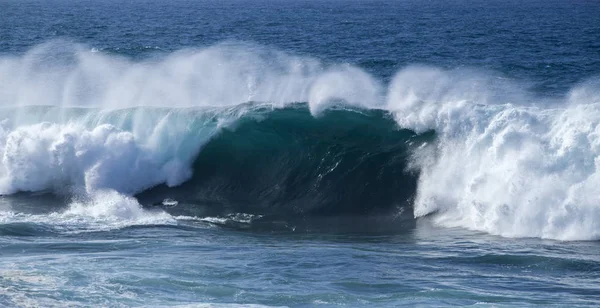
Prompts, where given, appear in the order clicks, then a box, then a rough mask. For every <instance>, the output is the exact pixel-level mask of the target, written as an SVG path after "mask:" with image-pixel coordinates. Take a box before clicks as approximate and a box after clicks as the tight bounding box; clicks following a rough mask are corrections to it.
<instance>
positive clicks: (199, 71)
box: [0, 42, 600, 240]
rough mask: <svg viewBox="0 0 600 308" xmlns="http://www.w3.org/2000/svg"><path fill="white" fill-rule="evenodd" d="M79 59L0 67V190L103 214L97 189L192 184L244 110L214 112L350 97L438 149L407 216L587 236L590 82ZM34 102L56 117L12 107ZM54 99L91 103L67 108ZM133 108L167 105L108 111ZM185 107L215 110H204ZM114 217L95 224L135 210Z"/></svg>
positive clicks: (226, 60)
mask: <svg viewBox="0 0 600 308" xmlns="http://www.w3.org/2000/svg"><path fill="white" fill-rule="evenodd" d="M89 50H90V49H89V48H82V47H79V46H77V45H73V44H70V43H65V42H51V43H48V44H44V45H41V46H38V47H36V48H34V49H32V50H31V51H29V52H27V53H26V54H25V55H23V56H19V57H3V58H0V106H2V108H3V109H2V110H1V114H2V115H3V116H2V118H3V119H4V121H2V122H1V123H0V154H1V157H2V160H1V162H0V192H1V193H4V194H9V193H13V192H16V191H41V190H54V191H59V192H60V191H61V190H65V188H68V189H67V190H68V191H67V193H75V194H76V195H80V196H84V197H89V198H88V201H86V202H87V204H91V205H92V207H91V208H96V207H98V206H99V205H98V204H99V203H98V202H96V201H90V200H100V202H106V204H107V205H106V206H107V208H110V207H111V206H110V204H109V203H110V202H112V201H110V200H114V198H112V197H111V198H108V199H106V198H103V197H94V196H97V195H96V194H97V193H98V192H101V191H102V192H105V191H109V193H108V196H121V197H123V198H125V199H124V200H125V201H124V202H125V203H129V202H130V201H131V200H130V199H127V198H129V197H127V195H131V194H132V193H135V192H139V191H141V190H144V189H146V188H148V187H151V186H154V185H157V184H160V183H165V184H167V185H171V186H173V185H178V184H180V183H182V182H183V181H185V180H186V179H187V178H189V177H190V176H191V172H192V169H191V164H192V163H193V159H194V158H195V156H196V154H197V153H198V152H199V151H200V150H201V146H202V145H203V144H204V143H205V142H206V141H208V140H209V139H210V138H211V136H213V135H214V134H215V133H216V132H217V131H218V128H219V125H223V124H224V123H225V125H226V124H227V123H230V122H232V121H234V120H235V119H236V118H238V117H239V116H241V114H243V111H242V112H240V111H239V110H238V109H235V108H233V109H231V110H230V111H226V110H225V109H226V108H229V107H233V106H237V105H240V104H242V103H245V102H248V101H255V102H267V103H270V104H271V105H272V106H274V107H282V106H285V105H286V104H288V103H293V102H308V103H309V108H310V110H311V112H312V113H313V114H314V115H318V114H319V113H320V112H321V111H322V110H324V109H326V108H328V107H330V106H331V105H332V104H347V105H351V106H358V107H362V108H381V109H388V110H390V112H391V113H392V114H393V115H394V117H395V119H396V120H397V122H398V124H399V125H400V126H401V127H405V128H410V129H413V130H415V131H417V132H424V131H427V130H431V129H433V130H435V131H436V133H437V142H436V143H435V144H432V145H430V146H429V147H428V148H424V149H421V150H420V151H419V152H418V153H415V155H414V162H413V165H414V166H415V167H417V168H419V169H420V170H421V177H420V180H419V188H418V191H417V198H416V201H415V207H414V211H415V216H417V217H420V216H424V215H428V214H433V213H435V214H434V215H433V217H434V220H435V221H436V222H438V223H439V224H442V225H446V226H460V227H464V228H470V229H475V230H481V231H486V232H490V233H493V234H499V235H502V236H514V237H542V238H552V239H562V240H590V239H599V238H600V200H599V199H600V198H599V197H598V196H600V194H599V192H600V191H599V190H600V188H599V187H600V175H599V173H598V171H597V170H598V166H599V164H600V160H599V159H598V157H599V155H600V126H599V121H600V82H598V80H597V79H594V80H590V81H588V82H585V83H583V84H581V85H580V86H578V87H575V88H573V89H572V90H571V91H570V92H569V93H567V94H565V95H564V97H562V98H553V99H548V98H540V97H539V96H536V95H533V94H531V93H530V92H528V91H527V90H526V88H527V87H526V86H525V85H522V82H516V81H509V80H506V79H503V78H498V77H494V76H493V74H490V73H488V72H477V71H474V70H453V71H445V70H441V69H438V68H432V67H418V66H415V67H408V68H405V69H403V70H401V71H400V72H398V74H397V75H396V77H395V78H394V80H393V81H392V82H391V83H390V85H389V87H388V89H387V96H386V94H385V87H384V86H383V85H382V83H380V82H379V81H377V80H376V79H375V78H374V77H372V76H371V75H369V74H368V73H366V72H365V71H363V70H361V69H359V68H356V67H353V66H347V65H346V66H343V65H342V66H340V65H334V66H328V65H325V64H323V63H321V62H319V61H317V60H315V59H311V58H305V57H297V56H291V55H288V54H285V53H282V52H279V51H273V50H268V49H266V48H262V47H258V46H251V45H244V44H221V45H216V46H212V47H208V48H205V49H199V50H185V51H181V52H175V53H173V54H170V55H165V56H162V57H157V58H154V59H151V60H144V61H137V62H136V61H131V60H128V59H124V58H119V57H116V56H112V55H107V54H104V53H102V52H90V51H89ZM33 105H51V106H57V107H56V108H55V109H58V110H59V111H56V110H55V111H48V110H46V111H43V112H41V111H39V109H35V108H34V107H24V106H33ZM6 106H13V107H14V108H12V107H11V108H12V109H11V108H8V107H6ZM67 106H84V107H93V108H95V109H86V110H83V111H81V112H80V113H79V114H78V115H77V110H74V109H72V108H71V109H68V108H65V107H67ZM133 106H155V107H169V109H167V111H164V110H162V111H161V110H158V109H157V110H154V111H152V110H150V109H148V108H141V109H131V110H129V111H128V110H126V109H125V110H121V111H119V112H111V111H110V110H114V109H122V108H129V107H133ZM172 107H179V108H175V109H173V108H172ZM184 107H195V108H198V107H202V108H208V107H211V108H212V107H217V108H220V109H219V110H222V112H221V113H219V114H218V115H217V114H213V115H210V116H204V117H202V116H199V115H200V114H203V113H202V112H196V113H194V112H190V111H188V110H186V109H183V108H184ZM224 108H225V109H224ZM67 109H68V110H70V111H68V112H66V111H64V110H67ZM36 110H37V111H36ZM53 110H54V109H53ZM223 110H225V111H223ZM0 120H2V119H0ZM104 194H106V193H104ZM111 194H116V195H111ZM115 198H116V197H115ZM102 200H104V201H102ZM132 202H133V201H132ZM78 204H79V203H75V204H73V205H72V207H71V210H72V211H75V210H76V209H81V208H83V207H82V206H80V205H78ZM91 208H90V211H91ZM97 210H98V209H96V210H93V211H91V212H90V213H91V214H92V216H94V215H96V214H94V213H98V212H97ZM113 210H114V211H112V210H109V211H108V212H106V213H104V214H103V215H108V214H110V213H112V214H114V215H116V216H119V215H125V216H127V215H132V217H136V215H137V214H136V213H137V212H135V211H129V212H128V211H124V212H123V211H120V210H118V208H117V209H115V208H114V207H113ZM100 212H101V211H100ZM79 213H80V214H81V213H82V212H79ZM112 214H111V215H112ZM138 214H139V213H138Z"/></svg>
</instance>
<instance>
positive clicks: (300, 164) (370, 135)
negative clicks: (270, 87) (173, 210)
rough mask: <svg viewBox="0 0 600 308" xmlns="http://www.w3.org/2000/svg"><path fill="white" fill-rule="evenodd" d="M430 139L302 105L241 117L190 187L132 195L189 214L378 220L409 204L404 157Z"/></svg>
mask: <svg viewBox="0 0 600 308" xmlns="http://www.w3.org/2000/svg"><path fill="white" fill-rule="evenodd" d="M434 137H435V136H434V133H433V132H428V133H425V134H421V135H418V134H416V133H414V132H412V131H410V130H405V129H400V128H398V127H397V125H396V123H395V121H394V120H393V119H392V118H391V116H390V115H389V114H388V113H386V112H385V111H381V110H367V111H352V110H329V111H326V112H325V113H324V114H322V115H320V116H319V117H317V118H315V117H313V116H312V115H311V114H310V112H309V111H308V108H306V106H305V105H302V104H300V105H298V106H294V107H289V108H284V109H280V110H272V111H269V112H268V113H266V114H261V116H260V117H252V116H247V117H246V118H242V119H241V120H239V122H238V123H237V125H236V126H235V129H224V130H223V131H222V132H221V133H220V134H218V135H217V136H215V138H213V139H212V140H211V141H210V142H209V143H208V144H206V145H205V146H204V148H203V149H202V151H201V152H200V153H199V155H198V157H197V159H196V162H195V164H194V176H193V178H192V179H190V180H189V181H188V182H186V183H184V184H182V185H181V186H179V187H172V188H169V187H166V186H164V185H161V186H158V187H155V188H152V189H150V190H147V191H145V192H142V193H140V194H138V195H137V196H136V197H138V199H139V200H140V202H141V203H142V204H147V205H160V204H161V203H162V202H163V200H165V199H172V200H176V201H177V202H179V204H180V206H178V207H179V208H180V209H181V208H185V210H186V211H187V212H188V213H190V214H191V215H192V216H211V215H217V216H218V215H227V214H230V213H251V214H260V215H265V216H275V217H284V218H285V219H290V218H292V217H293V218H294V219H297V218H298V217H300V218H315V217H361V216H374V217H382V216H386V215H388V214H390V213H393V212H394V211H395V210H396V209H397V208H409V207H410V206H411V204H412V199H413V198H414V195H415V192H416V188H417V180H418V173H417V172H416V171H414V170H408V164H409V159H410V156H411V153H412V151H413V150H415V149H418V148H419V146H421V145H422V144H424V143H427V142H430V141H432V140H434ZM205 214H206V215H205Z"/></svg>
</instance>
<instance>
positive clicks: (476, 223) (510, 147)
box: [389, 67, 600, 240]
mask: <svg viewBox="0 0 600 308" xmlns="http://www.w3.org/2000/svg"><path fill="white" fill-rule="evenodd" d="M493 83H494V80H491V79H490V77H488V75H483V74H476V73H473V72H465V71H442V70H439V69H435V68H423V67H421V68H409V69H407V70H405V71H402V72H400V73H399V74H398V75H397V77H396V79H395V80H394V82H393V83H392V85H391V87H390V96H389V106H390V107H389V108H390V109H391V110H393V111H394V112H395V116H396V118H397V120H398V122H399V123H400V124H401V125H402V126H403V127H408V128H412V129H415V130H417V131H424V130H427V129H435V130H436V132H437V133H438V134H439V141H438V143H437V144H436V145H435V149H433V150H430V151H423V153H420V155H415V160H416V163H417V165H418V167H419V168H420V169H421V172H422V173H421V177H420V181H419V189H418V192H417V199H416V201H415V209H414V210H415V216H417V217H418V216H424V215H427V214H431V213H437V214H435V216H434V220H435V221H436V222H438V223H440V224H442V225H445V226H460V227H466V228H470V229H475V230H481V231H486V232H489V233H493V234H499V235H502V236H509V237H541V238H551V239H561V240H590V239H598V238H600V197H599V196H600V194H599V192H600V190H599V188H598V187H600V173H599V171H598V167H599V163H600V159H599V158H598V157H599V155H600V134H599V133H600V126H599V124H600V96H599V95H598V90H597V88H593V87H592V88H590V85H593V84H594V83H587V84H585V85H582V86H581V87H577V88H575V89H573V90H572V91H571V93H570V95H568V97H567V98H566V99H565V101H564V102H563V103H562V105H560V104H558V105H557V104H556V102H553V103H547V104H545V102H544V99H535V98H531V97H527V96H526V95H524V94H523V93H524V92H523V91H521V90H520V89H518V87H516V86H515V85H513V84H508V83H504V84H502V85H501V86H499V87H493V86H490V84H493ZM505 93H508V95H506V94H505ZM532 100H536V103H537V104H536V105H532V104H530V102H531V101H532ZM548 106H549V107H548ZM557 106H558V107H557Z"/></svg>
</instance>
